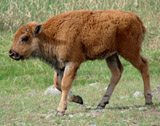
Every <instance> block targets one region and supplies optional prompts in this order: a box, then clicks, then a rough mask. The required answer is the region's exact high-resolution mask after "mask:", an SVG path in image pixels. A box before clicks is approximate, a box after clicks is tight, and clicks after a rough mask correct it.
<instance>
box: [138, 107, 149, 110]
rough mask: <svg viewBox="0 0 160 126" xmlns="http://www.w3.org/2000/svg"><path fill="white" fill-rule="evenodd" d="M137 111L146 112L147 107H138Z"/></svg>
mask: <svg viewBox="0 0 160 126" xmlns="http://www.w3.org/2000/svg"><path fill="white" fill-rule="evenodd" d="M138 110H139V111H144V110H147V107H140V108H139V109H138Z"/></svg>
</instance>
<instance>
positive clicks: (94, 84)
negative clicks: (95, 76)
mask: <svg viewBox="0 0 160 126" xmlns="http://www.w3.org/2000/svg"><path fill="white" fill-rule="evenodd" d="M96 85H98V83H97V82H95V83H91V84H89V86H91V87H92V86H96Z"/></svg>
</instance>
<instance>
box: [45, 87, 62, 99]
mask: <svg viewBox="0 0 160 126" xmlns="http://www.w3.org/2000/svg"><path fill="white" fill-rule="evenodd" d="M60 94H61V92H60V91H59V90H57V89H56V88H55V86H54V85H51V86H50V87H48V88H47V89H46V90H45V92H44V95H51V96H55V95H60Z"/></svg>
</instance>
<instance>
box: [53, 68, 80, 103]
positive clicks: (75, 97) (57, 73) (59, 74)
mask: <svg viewBox="0 0 160 126" xmlns="http://www.w3.org/2000/svg"><path fill="white" fill-rule="evenodd" d="M63 74H64V70H56V71H55V72H54V85H55V87H56V88H57V89H58V90H59V91H62V89H61V81H62V78H63ZM68 101H70V102H75V103H78V104H83V99H82V98H81V97H80V96H78V95H74V94H72V92H71V91H69V93H68Z"/></svg>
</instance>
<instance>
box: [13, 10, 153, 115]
mask: <svg viewBox="0 0 160 126" xmlns="http://www.w3.org/2000/svg"><path fill="white" fill-rule="evenodd" d="M38 25H39V24H38V23H36V22H30V23H28V24H25V25H24V26H22V27H21V28H20V29H18V31H17V32H16V34H15V39H14V42H13V44H12V48H11V50H12V51H14V52H17V53H18V54H19V55H21V56H23V57H24V58H27V57H29V56H30V55H32V56H37V57H41V58H42V59H44V60H45V61H46V62H48V63H49V64H51V65H53V66H54V68H55V70H56V72H55V77H54V81H55V85H56V87H57V88H58V89H59V90H61V91H62V98H61V102H60V104H59V107H58V111H59V112H60V113H63V112H64V111H65V109H66V106H67V105H66V104H67V101H66V98H67V94H68V92H69V90H70V88H71V84H72V81H73V79H74V77H75V75H76V71H77V69H78V68H79V66H80V64H81V63H82V62H84V61H86V60H94V59H106V62H107V64H108V67H109V68H110V70H111V72H112V78H111V82H110V85H111V88H112V89H111V88H109V89H108V91H107V92H106V93H105V96H104V99H102V101H101V102H100V104H99V106H100V107H102V106H105V105H102V104H106V103H107V102H108V101H109V97H110V96H111V94H112V92H113V89H114V88H113V87H115V85H116V84H117V83H118V81H119V79H120V77H121V73H122V71H123V67H122V64H121V63H120V60H119V58H118V54H119V55H121V56H122V57H124V58H125V59H126V60H128V61H130V62H131V63H132V64H133V65H134V66H135V67H136V68H137V69H138V70H139V71H140V72H141V74H142V77H143V81H144V89H145V97H146V103H147V104H151V103H152V99H151V90H150V82H149V71H148V62H147V60H146V59H145V58H143V57H142V56H141V55H140V52H141V45H142V41H143V39H144V33H145V31H146V29H145V27H144V25H143V22H142V21H141V20H140V18H139V17H138V16H137V15H135V14H133V13H130V12H123V11H114V10H109V11H86V10H81V11H71V12H67V13H63V14H59V15H56V16H53V17H52V18H50V19H49V20H47V21H46V22H44V23H42V24H41V26H42V28H41V29H40V31H39V32H38V34H36V33H34V31H35V29H36V28H37V26H38ZM24 36H29V40H28V42H26V43H23V42H22V38H23V37H24ZM113 85H114V86H113ZM106 96H107V97H108V96H109V97H108V98H107V100H108V101H106V100H105V98H106ZM69 97H70V96H69ZM74 99H76V100H74ZM72 101H77V97H76V96H74V95H72Z"/></svg>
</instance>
